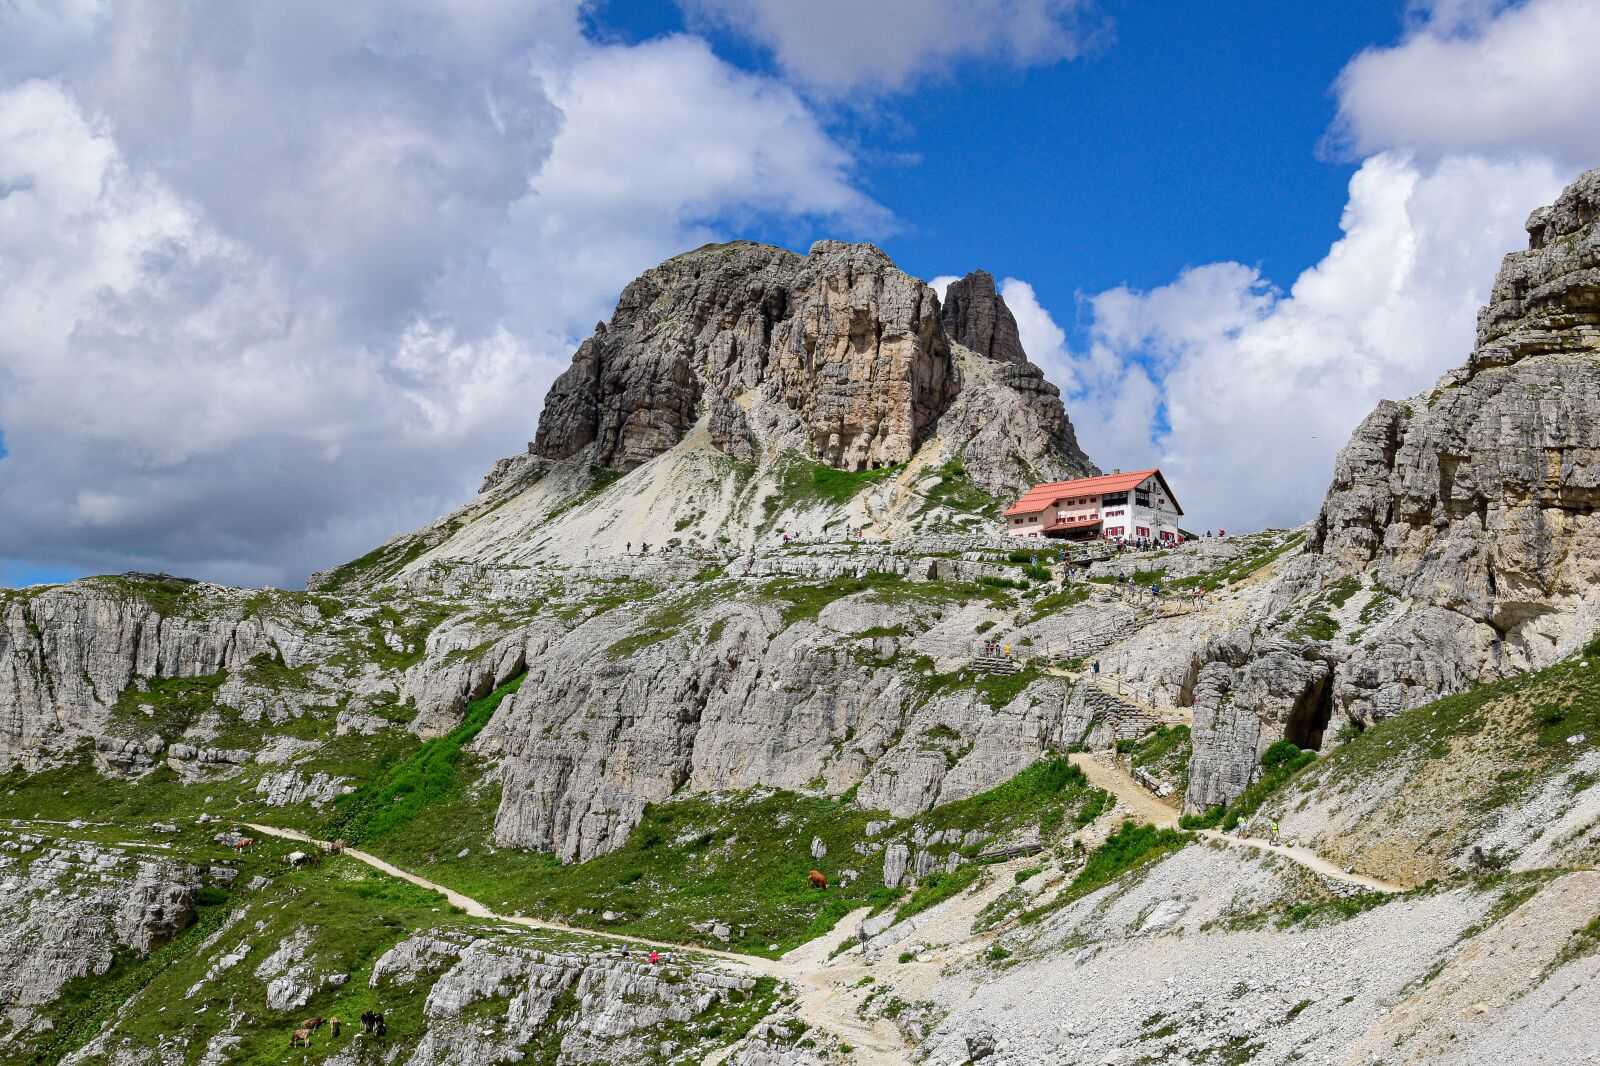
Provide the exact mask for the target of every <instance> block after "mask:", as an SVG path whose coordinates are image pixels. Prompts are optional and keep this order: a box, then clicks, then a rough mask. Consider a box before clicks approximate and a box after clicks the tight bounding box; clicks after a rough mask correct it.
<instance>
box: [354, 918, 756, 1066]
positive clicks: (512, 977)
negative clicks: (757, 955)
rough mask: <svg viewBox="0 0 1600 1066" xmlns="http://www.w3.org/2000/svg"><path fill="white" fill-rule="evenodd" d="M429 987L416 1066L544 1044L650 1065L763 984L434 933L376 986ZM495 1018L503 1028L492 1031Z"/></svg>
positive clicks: (403, 951) (404, 950) (398, 957)
mask: <svg viewBox="0 0 1600 1066" xmlns="http://www.w3.org/2000/svg"><path fill="white" fill-rule="evenodd" d="M419 981H425V982H426V983H428V984H431V986H432V988H431V990H430V991H429V993H428V998H427V1003H426V1006H425V1007H424V1017H425V1020H426V1023H427V1027H428V1029H427V1033H426V1035H424V1036H423V1038H422V1040H421V1042H420V1043H419V1044H418V1046H417V1048H416V1050H415V1052H414V1053H413V1054H412V1056H411V1057H410V1058H409V1059H408V1060H407V1061H408V1062H412V1063H416V1064H418V1066H424V1064H431V1063H438V1064H441V1066H442V1064H445V1063H460V1062H470V1063H479V1062H510V1061H516V1060H519V1059H522V1058H524V1056H527V1055H528V1052H529V1050H530V1048H534V1047H537V1048H538V1049H540V1050H542V1051H543V1053H544V1054H543V1055H541V1056H538V1058H539V1059H540V1060H541V1061H560V1062H563V1063H569V1062H570V1063H588V1062H593V1063H609V1062H638V1061H644V1060H646V1059H648V1058H649V1057H651V1056H652V1054H653V1053H654V1052H655V1051H656V1049H657V1048H658V1047H659V1045H660V1039H661V1035H660V1034H661V1030H662V1029H663V1028H664V1027H666V1026H678V1027H683V1026H686V1025H687V1024H688V1023H691V1022H696V1021H699V1020H701V1019H705V1018H708V1017H714V1015H715V1013H716V1012H717V1010H718V1009H719V1008H721V1007H724V1006H726V1005H728V1004H730V1003H734V1002H738V1001H742V1000H743V999H744V998H745V997H746V996H747V995H748V994H749V993H750V991H751V989H753V988H754V986H755V980H754V979H753V978H750V977H743V976H734V975H731V974H724V973H717V972H713V971H707V970H695V969H689V968H687V967H679V966H660V967H652V966H647V965H645V964H643V963H630V962H626V961H623V960H620V959H614V958H605V957H601V956H595V955H583V954H578V953H576V952H573V953H558V952H553V951H544V950H540V949H537V948H532V947H522V946H518V945H515V944H511V943H506V942H503V941H498V940H493V939H478V940H472V941H470V942H469V941H466V940H464V939H463V938H454V937H447V936H430V935H423V936H417V937H412V938H410V939H407V940H405V941H402V942H401V943H399V944H397V945H396V946H395V947H393V948H391V949H390V950H389V951H388V952H387V953H386V954H385V955H383V956H382V957H381V958H380V959H378V961H377V963H376V964H375V965H374V966H373V970H372V977H371V980H370V984H371V986H372V987H373V988H374V989H380V990H381V989H388V988H394V987H397V986H399V987H405V986H410V985H414V984H416V983H418V982H419ZM485 1017H488V1018H491V1019H493V1021H494V1022H495V1023H496V1024H492V1025H485V1024H483V1019H484V1018H485ZM529 1057H530V1058H531V1057H533V1056H529Z"/></svg>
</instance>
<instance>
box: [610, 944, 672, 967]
mask: <svg viewBox="0 0 1600 1066" xmlns="http://www.w3.org/2000/svg"><path fill="white" fill-rule="evenodd" d="M639 954H640V955H644V956H645V958H647V959H648V960H649V962H650V965H651V966H660V965H661V964H663V963H666V964H667V965H669V966H670V965H671V964H672V952H670V951H660V950H658V949H656V948H651V949H650V952H649V954H648V955H646V954H645V952H644V951H642V950H641V951H640V952H639ZM622 957H623V958H624V959H631V958H633V949H632V948H630V947H628V946H627V945H626V944H624V945H623V946H622Z"/></svg>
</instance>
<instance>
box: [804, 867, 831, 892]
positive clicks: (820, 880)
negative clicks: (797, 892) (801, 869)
mask: <svg viewBox="0 0 1600 1066" xmlns="http://www.w3.org/2000/svg"><path fill="white" fill-rule="evenodd" d="M806 880H808V881H810V882H811V887H812V888H827V887H828V879H827V878H826V877H824V876H823V875H822V874H821V873H819V872H818V871H816V870H812V871H811V872H810V873H808V874H806Z"/></svg>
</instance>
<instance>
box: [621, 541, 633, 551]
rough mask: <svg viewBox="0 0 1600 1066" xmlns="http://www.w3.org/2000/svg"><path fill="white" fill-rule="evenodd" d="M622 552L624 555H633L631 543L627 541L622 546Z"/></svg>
mask: <svg viewBox="0 0 1600 1066" xmlns="http://www.w3.org/2000/svg"><path fill="white" fill-rule="evenodd" d="M622 550H623V551H624V552H625V553H627V554H628V555H632V554H633V541H631V540H630V541H628V543H626V544H624V545H623V546H622Z"/></svg>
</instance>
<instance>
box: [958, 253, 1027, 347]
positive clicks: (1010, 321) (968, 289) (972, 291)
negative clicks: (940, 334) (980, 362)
mask: <svg viewBox="0 0 1600 1066" xmlns="http://www.w3.org/2000/svg"><path fill="white" fill-rule="evenodd" d="M941 318H942V321H943V322H944V329H945V332H946V333H947V334H949V336H950V339H951V340H953V341H955V342H956V343H957V344H961V345H965V346H966V347H968V348H971V349H972V350H973V351H975V352H977V353H978V354H979V355H982V356H987V357H988V358H990V359H996V360H999V361H1000V362H1002V363H1022V362H1026V361H1027V358H1028V356H1027V354H1026V353H1025V352H1023V350H1022V337H1021V336H1020V335H1019V334H1018V332H1017V320H1016V317H1015V316H1014V315H1012V313H1011V308H1009V307H1007V306H1006V302H1005V300H1004V299H1002V298H1001V296H1000V294H999V293H998V292H996V291H995V287H994V277H993V275H991V274H990V273H989V272H988V271H986V270H974V271H973V272H972V273H970V274H968V275H967V276H966V277H964V278H961V279H960V280H959V281H952V282H951V283H950V286H949V288H947V289H945V291H944V311H943V314H942V315H941Z"/></svg>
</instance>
